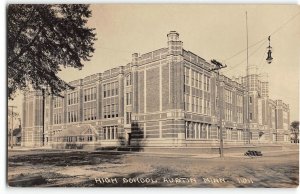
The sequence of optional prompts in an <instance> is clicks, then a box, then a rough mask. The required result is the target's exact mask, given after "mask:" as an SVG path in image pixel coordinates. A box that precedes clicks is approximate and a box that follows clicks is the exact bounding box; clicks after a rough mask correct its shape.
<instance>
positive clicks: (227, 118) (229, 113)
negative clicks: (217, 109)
mask: <svg viewBox="0 0 300 194" xmlns="http://www.w3.org/2000/svg"><path fill="white" fill-rule="evenodd" d="M224 114H225V121H232V110H231V109H229V108H225V110H224Z"/></svg>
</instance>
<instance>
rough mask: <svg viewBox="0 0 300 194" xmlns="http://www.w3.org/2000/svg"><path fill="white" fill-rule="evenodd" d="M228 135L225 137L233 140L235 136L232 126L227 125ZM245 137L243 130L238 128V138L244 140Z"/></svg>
mask: <svg viewBox="0 0 300 194" xmlns="http://www.w3.org/2000/svg"><path fill="white" fill-rule="evenodd" d="M225 130H226V136H225V139H227V140H233V138H232V137H233V136H232V131H233V129H232V128H229V127H226V129H225ZM242 139H243V130H241V129H238V130H237V140H242Z"/></svg>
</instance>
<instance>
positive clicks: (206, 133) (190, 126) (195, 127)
mask: <svg viewBox="0 0 300 194" xmlns="http://www.w3.org/2000/svg"><path fill="white" fill-rule="evenodd" d="M185 131H186V139H211V125H210V124H207V123H199V122H189V121H186V122H185Z"/></svg>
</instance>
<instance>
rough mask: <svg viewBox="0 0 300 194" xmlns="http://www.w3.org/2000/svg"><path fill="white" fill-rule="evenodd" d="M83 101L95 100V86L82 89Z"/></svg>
mask: <svg viewBox="0 0 300 194" xmlns="http://www.w3.org/2000/svg"><path fill="white" fill-rule="evenodd" d="M83 94H84V101H85V102H88V101H93V100H96V87H92V88H87V89H84V92H83Z"/></svg>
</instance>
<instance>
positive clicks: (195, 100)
mask: <svg viewBox="0 0 300 194" xmlns="http://www.w3.org/2000/svg"><path fill="white" fill-rule="evenodd" d="M190 98H191V99H192V102H191V103H190ZM184 110H186V111H192V112H195V113H200V114H205V115H210V101H209V100H207V99H202V98H199V97H197V96H192V97H191V96H190V95H188V94H185V95H184Z"/></svg>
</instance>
